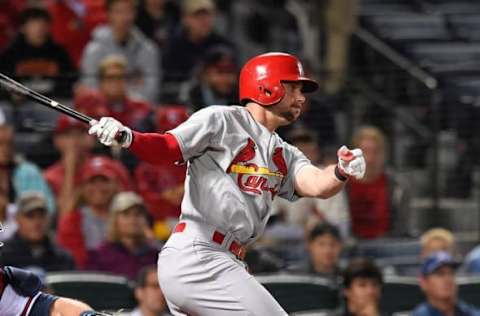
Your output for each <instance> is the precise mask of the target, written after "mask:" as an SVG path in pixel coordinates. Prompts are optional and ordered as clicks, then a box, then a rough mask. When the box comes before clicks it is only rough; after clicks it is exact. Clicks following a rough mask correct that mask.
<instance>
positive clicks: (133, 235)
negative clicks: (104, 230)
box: [87, 192, 159, 279]
mask: <svg viewBox="0 0 480 316" xmlns="http://www.w3.org/2000/svg"><path fill="white" fill-rule="evenodd" d="M148 229H149V227H148V213H147V210H146V208H145V205H144V203H143V200H142V198H141V197H140V196H139V195H137V194H136V193H133V192H121V193H118V194H117V195H116V196H115V198H114V199H113V201H112V204H111V207H110V216H109V220H108V237H107V241H106V242H105V243H103V244H102V245H101V246H100V247H98V248H96V249H95V250H93V251H91V252H89V256H88V263H87V269H89V270H95V271H107V272H112V273H115V274H121V275H124V276H126V277H128V278H130V279H133V278H135V276H136V275H137V274H138V272H139V271H140V269H141V268H142V267H144V266H146V265H152V264H155V263H156V261H157V257H158V251H159V249H158V247H156V246H155V245H153V244H152V243H151V242H150V240H149V238H148V237H149V236H148Z"/></svg>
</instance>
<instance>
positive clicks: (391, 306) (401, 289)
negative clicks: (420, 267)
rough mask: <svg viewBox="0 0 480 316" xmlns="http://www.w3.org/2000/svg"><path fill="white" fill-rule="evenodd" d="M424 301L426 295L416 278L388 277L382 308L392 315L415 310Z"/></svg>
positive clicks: (381, 302) (386, 278) (384, 285)
mask: <svg viewBox="0 0 480 316" xmlns="http://www.w3.org/2000/svg"><path fill="white" fill-rule="evenodd" d="M423 300H424V295H423V293H422V291H421V290H420V287H419V286H418V280H417V279H416V278H414V277H399V276H386V277H385V280H384V284H383V290H382V298H381V301H380V306H381V309H382V311H385V313H386V314H388V315H391V314H393V313H400V312H402V313H403V312H406V311H410V310H413V309H414V308H415V306H417V305H418V304H419V303H421V302H422V301H423Z"/></svg>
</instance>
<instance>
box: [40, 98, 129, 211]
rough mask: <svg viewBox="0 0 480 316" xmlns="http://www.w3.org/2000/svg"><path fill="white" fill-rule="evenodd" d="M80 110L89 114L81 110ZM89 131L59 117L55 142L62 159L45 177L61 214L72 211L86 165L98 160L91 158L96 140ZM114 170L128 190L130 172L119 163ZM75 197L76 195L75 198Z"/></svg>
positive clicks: (116, 162)
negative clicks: (74, 197) (92, 160)
mask: <svg viewBox="0 0 480 316" xmlns="http://www.w3.org/2000/svg"><path fill="white" fill-rule="evenodd" d="M82 102H83V101H81V100H80V101H78V100H76V105H77V106H78V105H82V104H81V103H82ZM79 109H80V111H83V112H86V111H85V109H84V108H82V107H80V108H79ZM87 129H88V126H87V125H86V124H85V123H82V122H80V121H78V120H76V119H73V118H71V117H69V116H66V115H61V116H59V117H58V120H57V125H56V127H55V131H54V135H53V142H54V144H55V148H56V149H57V150H58V151H59V153H60V159H59V160H58V161H57V162H55V163H54V164H52V165H51V166H50V167H48V168H47V169H46V170H45V172H44V177H45V179H46V180H47V182H48V184H49V185H50V187H51V188H52V191H53V192H54V194H55V195H56V197H57V207H58V209H59V212H60V213H62V214H63V213H64V212H65V211H69V210H70V209H71V207H72V206H71V205H70V202H69V201H70V200H71V197H72V190H74V187H78V186H79V185H80V183H81V178H82V174H81V173H82V168H83V165H84V164H86V163H88V161H89V160H90V159H94V158H95V157H98V156H96V155H92V149H93V147H94V145H95V139H94V138H92V137H91V136H89V135H88V133H86V130H87ZM112 166H114V167H115V168H116V171H117V177H118V178H119V180H120V183H121V185H122V188H123V189H129V188H130V177H129V174H128V170H127V169H126V168H125V167H124V166H123V165H122V164H121V162H119V161H112ZM72 186H73V187H72ZM76 194H77V193H75V192H74V193H73V195H76ZM64 203H66V204H67V205H64Z"/></svg>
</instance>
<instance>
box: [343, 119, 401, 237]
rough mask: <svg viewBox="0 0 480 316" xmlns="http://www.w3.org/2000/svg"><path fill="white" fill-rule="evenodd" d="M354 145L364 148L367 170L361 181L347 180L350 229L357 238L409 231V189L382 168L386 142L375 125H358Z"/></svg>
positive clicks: (393, 234)
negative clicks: (350, 219) (359, 126)
mask: <svg viewBox="0 0 480 316" xmlns="http://www.w3.org/2000/svg"><path fill="white" fill-rule="evenodd" d="M352 143H353V146H354V147H355V148H360V149H362V150H363V155H364V156H365V161H366V163H367V169H366V170H367V172H366V173H365V177H364V178H363V179H362V180H360V181H359V180H355V179H352V181H349V183H348V187H347V190H348V197H349V201H350V214H351V218H352V230H353V233H355V235H356V236H358V237H360V238H366V239H373V238H378V237H382V236H387V235H391V236H399V235H400V236H401V235H406V234H408V229H409V222H408V221H409V219H410V213H409V212H410V192H409V190H408V189H409V186H408V184H407V183H406V181H405V180H404V179H402V178H400V177H399V176H398V175H397V174H395V173H394V172H393V171H391V170H387V169H386V168H385V155H386V143H385V136H384V134H383V133H382V132H381V131H380V130H379V129H378V128H376V127H372V126H364V127H361V128H360V129H359V130H358V131H357V132H356V133H355V134H354V136H353V141H352Z"/></svg>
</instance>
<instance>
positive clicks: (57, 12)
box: [48, 0, 107, 68]
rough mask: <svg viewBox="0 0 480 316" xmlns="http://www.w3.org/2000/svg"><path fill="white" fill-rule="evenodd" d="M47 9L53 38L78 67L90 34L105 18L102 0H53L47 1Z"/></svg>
mask: <svg viewBox="0 0 480 316" xmlns="http://www.w3.org/2000/svg"><path fill="white" fill-rule="evenodd" d="M48 10H49V12H50V15H51V16H52V35H53V39H54V40H55V41H56V42H57V43H59V44H60V45H62V46H63V47H65V49H66V50H67V51H68V53H69V55H70V59H71V60H72V62H73V63H74V65H75V67H77V68H78V67H79V65H80V58H81V57H82V52H83V49H84V48H85V46H86V45H87V43H88V41H89V39H90V34H91V33H92V31H93V29H94V28H95V27H96V26H98V25H99V24H102V23H105V21H106V19H107V16H106V12H105V6H104V1H98V0H68V1H64V0H54V1H49V5H48Z"/></svg>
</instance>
